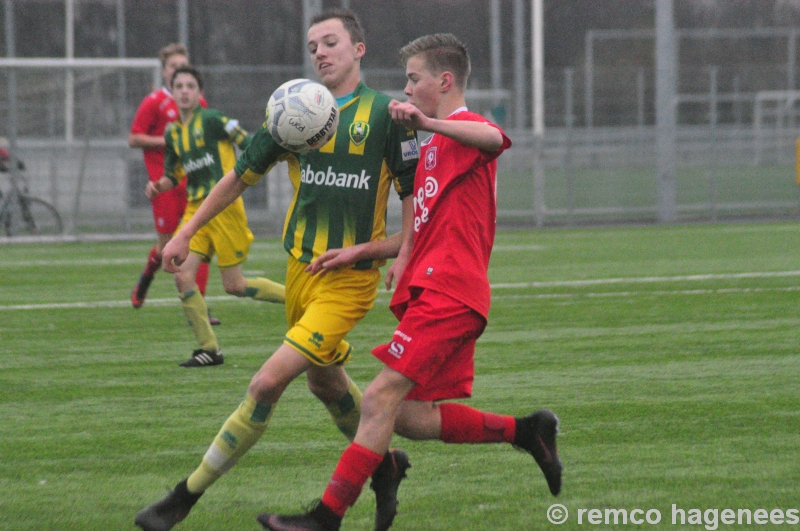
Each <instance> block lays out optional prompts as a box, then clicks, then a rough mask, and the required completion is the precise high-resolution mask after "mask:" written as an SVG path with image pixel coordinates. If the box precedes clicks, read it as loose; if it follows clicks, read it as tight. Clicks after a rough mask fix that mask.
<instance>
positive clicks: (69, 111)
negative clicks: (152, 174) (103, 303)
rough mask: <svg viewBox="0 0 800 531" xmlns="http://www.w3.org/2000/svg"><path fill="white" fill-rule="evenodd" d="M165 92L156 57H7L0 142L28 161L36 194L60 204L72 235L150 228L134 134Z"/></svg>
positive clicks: (0, 79)
mask: <svg viewBox="0 0 800 531" xmlns="http://www.w3.org/2000/svg"><path fill="white" fill-rule="evenodd" d="M160 86H161V62H160V61H159V60H158V59H154V58H147V59H124V58H120V59H111V58H109V59H93V58H0V135H2V136H5V137H8V138H9V140H12V141H13V143H14V147H15V150H16V152H17V153H15V155H17V156H18V157H19V158H20V159H22V160H24V161H25V165H26V170H25V172H24V173H25V177H26V179H27V181H28V184H29V187H30V191H31V194H32V195H34V196H37V197H41V198H42V199H44V200H46V201H48V202H50V203H51V204H53V205H55V206H56V208H57V210H58V211H59V213H60V214H61V215H62V216H63V218H64V220H65V225H66V226H67V229H68V231H69V232H72V233H76V232H78V231H86V230H89V231H96V230H105V229H110V230H113V231H119V230H122V231H128V230H130V229H131V228H132V225H140V224H142V223H146V222H147V221H148V219H147V217H146V216H147V214H148V212H147V211H146V210H145V208H144V207H145V206H147V205H140V204H139V203H144V200H142V199H141V198H139V195H142V194H140V193H139V192H140V190H139V189H140V188H141V189H143V184H141V183H140V181H141V180H142V177H141V175H140V174H144V173H145V172H144V168H143V163H142V162H141V159H142V156H141V152H140V151H139V150H132V149H130V148H129V147H128V133H129V131H130V124H131V120H132V119H133V116H134V114H135V111H136V109H137V107H138V104H139V102H140V101H141V99H142V98H143V97H144V96H146V95H147V94H148V93H150V92H151V91H152V90H154V89H156V88H158V87H160ZM12 118H13V119H12ZM140 218H141V221H140Z"/></svg>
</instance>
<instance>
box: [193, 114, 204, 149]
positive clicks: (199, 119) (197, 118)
mask: <svg viewBox="0 0 800 531" xmlns="http://www.w3.org/2000/svg"><path fill="white" fill-rule="evenodd" d="M192 130H193V131H197V134H195V135H194V145H195V147H196V148H204V147H206V135H205V132H204V131H203V116H202V114H201V113H199V112H195V115H194V119H193V120H192Z"/></svg>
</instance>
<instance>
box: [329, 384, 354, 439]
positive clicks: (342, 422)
mask: <svg viewBox="0 0 800 531" xmlns="http://www.w3.org/2000/svg"><path fill="white" fill-rule="evenodd" d="M362 396H363V395H362V394H361V390H360V389H359V388H358V386H357V385H356V384H355V382H353V380H350V387H349V388H348V389H347V393H346V394H345V395H344V396H343V397H342V398H340V399H339V400H338V401H336V402H333V403H325V402H323V404H325V407H326V408H327V409H328V412H329V413H330V414H331V418H332V419H333V423H334V424H336V427H337V428H339V431H340V432H342V433H343V434H344V436H345V437H347V438H348V439H349V440H350V441H352V440H353V439H355V438H356V431H357V430H358V421H359V420H361V397H362Z"/></svg>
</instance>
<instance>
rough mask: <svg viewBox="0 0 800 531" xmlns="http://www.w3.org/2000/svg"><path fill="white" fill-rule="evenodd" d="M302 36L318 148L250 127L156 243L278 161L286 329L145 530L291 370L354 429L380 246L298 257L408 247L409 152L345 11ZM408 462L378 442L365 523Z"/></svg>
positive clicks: (379, 514) (225, 450) (269, 405)
mask: <svg viewBox="0 0 800 531" xmlns="http://www.w3.org/2000/svg"><path fill="white" fill-rule="evenodd" d="M307 43H308V51H309V53H310V54H311V59H312V62H313V64H314V67H315V70H316V72H317V75H318V77H319V78H320V80H321V82H322V83H323V84H324V85H325V86H326V87H327V88H328V89H329V90H330V91H331V93H332V94H333V96H334V97H336V100H337V105H338V107H339V112H340V116H339V126H338V129H337V131H336V134H335V136H334V137H333V138H332V139H331V140H330V141H329V142H328V143H327V144H325V145H324V146H323V147H322V148H320V149H319V150H316V151H310V152H306V153H293V152H290V151H287V150H286V149H284V148H282V147H280V146H279V145H278V144H277V143H276V142H275V140H274V139H273V138H272V136H271V135H270V133H269V131H268V129H267V128H266V126H265V127H262V128H261V129H259V131H258V132H257V133H256V134H255V135H254V137H253V141H252V142H251V144H250V146H249V147H248V148H247V150H245V152H244V153H243V154H242V157H241V158H240V159H239V161H238V162H237V164H236V167H235V168H234V170H233V171H231V172H228V173H227V174H226V175H225V177H224V178H223V179H222V180H221V181H220V182H219V183H217V185H216V186H215V187H214V189H213V190H212V191H211V193H210V194H209V196H208V197H207V198H206V200H205V202H204V203H203V205H202V206H201V207H200V208H199V209H198V211H197V212H196V213H195V215H194V216H193V217H192V219H191V220H189V221H188V222H187V223H186V224H185V225H184V226H183V228H182V229H181V230H180V231H178V233H177V234H176V235H175V236H174V237H173V239H172V240H171V241H170V243H169V244H168V245H167V246H166V248H165V249H164V267H165V269H166V270H168V271H169V270H175V267H176V264H180V263H181V262H182V261H183V260H185V259H186V256H187V253H188V242H189V241H190V239H191V238H192V236H193V235H194V234H195V233H197V232H198V231H199V230H202V229H201V227H203V225H204V224H206V223H210V222H211V220H212V219H213V218H214V216H215V215H216V214H217V213H218V212H220V211H221V210H222V209H224V208H225V207H226V206H227V205H229V204H230V203H231V202H233V201H234V200H235V199H236V198H238V197H239V196H240V195H241V193H242V192H243V191H244V190H245V189H246V188H247V187H248V186H249V185H253V184H255V183H256V182H258V180H259V179H260V178H261V177H262V176H263V175H264V174H265V173H266V172H267V171H269V170H270V168H272V167H273V166H274V165H275V164H277V163H279V162H281V161H286V162H287V163H288V165H289V176H290V179H291V181H292V183H293V185H294V188H295V191H294V198H293V200H292V203H291V205H290V207H289V211H288V212H287V217H286V223H285V225H284V234H283V243H284V248H285V249H286V251H287V252H288V254H289V256H288V263H287V275H286V318H287V323H288V326H289V330H288V332H287V333H286V335H285V337H284V340H283V343H282V344H281V345H280V346H279V347H278V348H277V349H276V350H275V352H274V353H273V354H272V355H271V356H270V357H269V358H268V359H267V361H266V362H265V363H264V364H263V365H262V367H261V368H260V369H259V370H258V372H257V373H256V374H255V375H254V376H253V378H252V380H251V381H250V385H249V387H248V389H247V394H246V396H245V399H244V401H243V402H242V403H241V405H240V406H239V408H238V409H237V410H236V411H235V412H234V413H233V414H232V415H231V416H230V417H229V418H228V419H227V420H226V421H225V423H224V424H223V426H222V428H221V430H220V431H219V433H218V435H217V437H216V438H215V439H214V441H213V442H212V444H211V446H210V447H209V449H208V451H207V452H206V454H205V456H204V457H203V460H202V462H201V463H200V466H199V467H198V468H197V469H196V470H195V471H194V472H193V473H192V474H191V475H189V477H188V478H186V479H185V480H183V481H181V482H180V483H178V484H177V486H176V487H175V490H173V491H172V492H171V493H170V494H168V495H167V496H166V497H165V498H164V499H162V500H161V501H159V502H157V503H155V504H153V505H151V506H150V507H147V508H145V509H144V510H142V511H141V512H140V513H139V514H138V515H137V516H136V524H137V525H139V526H140V527H142V528H143V529H145V530H146V531H165V530H169V529H171V528H172V527H173V526H174V525H175V524H177V523H178V522H180V521H181V520H183V519H184V518H185V517H186V516H187V515H188V513H189V511H190V510H191V508H192V507H193V505H194V504H195V502H197V500H198V499H199V498H200V496H201V495H202V494H203V493H204V492H205V491H206V490H207V489H208V488H209V487H210V486H211V485H212V484H213V483H214V482H215V481H216V480H217V479H219V478H220V477H221V476H222V475H223V474H224V473H225V472H227V471H228V470H230V469H231V467H233V466H234V465H235V464H236V462H237V461H238V460H239V459H240V458H241V457H242V456H243V455H244V454H245V453H246V452H247V451H248V450H249V449H250V448H251V447H252V446H253V445H254V444H255V443H256V442H257V441H258V439H259V438H260V437H261V435H262V434H263V433H264V431H265V430H266V428H267V425H268V423H269V420H270V418H271V416H272V414H273V413H274V411H275V406H276V404H277V403H278V400H279V399H280V397H281V395H282V394H283V391H284V390H285V389H286V387H287V386H288V385H289V384H290V383H291V382H292V381H293V380H294V379H295V378H297V377H298V376H300V375H301V374H303V373H305V374H306V379H307V384H308V387H309V389H310V390H311V392H312V393H313V394H314V396H316V397H317V398H318V399H319V400H320V401H321V402H322V403H323V404H324V405H325V407H326V408H327V409H328V412H329V413H330V415H331V417H332V418H333V421H334V423H335V424H336V426H337V427H338V428H339V430H340V431H341V432H342V433H343V434H344V435H345V436H346V437H347V438H348V439H349V440H351V441H352V439H353V437H354V436H355V433H356V429H357V428H358V422H359V418H360V406H361V391H360V390H359V389H358V387H357V386H356V384H355V383H354V382H353V381H352V380H351V379H350V377H349V376H348V374H347V373H346V372H345V370H344V367H343V365H344V364H345V363H346V362H347V361H348V360H349V359H350V357H351V355H352V347H351V346H350V344H349V343H348V342H347V341H346V339H345V336H346V335H347V333H348V332H349V331H350V330H351V329H352V328H353V327H354V326H355V325H356V324H357V323H358V322H359V321H360V320H361V319H362V318H363V317H364V316H365V315H366V313H367V312H368V311H369V310H370V309H371V308H372V306H373V304H374V301H375V297H376V296H377V291H378V284H379V283H380V271H379V269H378V268H379V267H380V266H381V265H382V264H383V263H384V257H381V256H380V255H379V254H377V253H376V254H375V255H374V256H373V257H371V258H370V259H365V260H359V261H356V262H354V263H353V265H352V266H350V267H346V268H341V269H338V270H336V271H331V272H330V273H329V274H327V275H314V274H312V273H311V272H309V271H307V268H308V267H309V264H310V262H311V261H312V260H314V259H315V258H317V257H318V256H320V255H321V254H323V253H324V252H326V251H327V250H328V249H333V248H340V247H345V248H349V247H351V246H354V245H358V244H361V243H365V242H373V243H374V244H375V245H376V246H377V247H381V246H385V247H387V248H392V247H394V246H401V244H404V245H403V247H408V246H410V242H411V232H412V230H413V229H412V226H411V222H412V218H411V212H412V208H413V204H412V197H411V191H412V185H413V179H414V170H415V168H416V163H417V160H418V157H419V155H418V151H417V144H416V135H415V133H414V131H412V130H410V129H407V128H405V127H403V126H400V125H398V124H397V123H395V122H394V121H392V119H391V116H390V115H389V102H390V101H391V98H389V97H388V96H386V95H384V94H381V93H379V92H377V91H375V90H372V89H370V88H369V87H367V86H366V85H365V84H364V83H363V82H362V81H361V58H362V57H363V55H364V53H365V50H366V48H365V45H364V37H363V31H362V29H361V24H360V23H359V21H358V17H357V16H356V15H355V13H353V12H352V11H350V10H343V9H335V10H331V11H326V12H323V13H322V14H320V15H319V16H317V17H315V18H314V19H313V20H312V22H311V26H310V28H309V30H308V40H307ZM318 175H321V176H323V177H324V178H316V177H317V176H318ZM329 175H334V176H335V178H331V179H329V178H327V177H328V176H329ZM341 176H346V177H347V178H346V179H345V178H339V177H341ZM351 176H352V177H353V178H350V177H351ZM356 177H357V178H356ZM393 185H394V187H395V189H396V191H397V192H398V195H399V196H400V198H401V199H402V202H403V232H401V233H398V234H397V235H395V236H392V237H391V238H388V239H387V238H386V211H387V201H388V198H389V194H390V192H391V188H392V186H393ZM394 253H395V254H397V249H394ZM386 256H389V255H388V254H387V255H386ZM403 266H404V262H403V261H402V260H401V259H398V260H395V262H394V264H392V266H391V267H390V269H389V272H388V273H387V279H388V280H390V279H391V278H392V277H393V276H395V275H397V276H399V274H400V273H401V272H402V268H403ZM298 437H303V435H302V434H298ZM409 466H410V465H409V463H408V457H407V456H406V455H405V453H403V452H402V451H400V450H393V451H391V452H390V451H388V448H387V451H386V452H384V456H383V457H382V465H381V466H380V467H378V468H377V470H376V471H375V473H374V474H373V475H372V488H373V490H375V495H376V500H377V505H376V516H375V519H376V521H375V529H376V530H377V531H384V530H386V529H388V528H389V526H390V525H391V522H392V519H393V518H394V515H395V513H396V511H397V489H398V486H399V485H400V482H401V480H402V479H403V478H404V477H405V471H406V469H407V468H408V467H409Z"/></svg>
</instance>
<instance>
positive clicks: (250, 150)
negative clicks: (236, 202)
mask: <svg viewBox="0 0 800 531" xmlns="http://www.w3.org/2000/svg"><path fill="white" fill-rule="evenodd" d="M287 154H289V151H287V150H286V149H284V148H282V147H281V146H279V145H278V143H277V142H275V140H274V139H273V138H272V135H271V134H269V131H268V130H267V127H266V125H262V126H261V127H260V128H259V129H258V131H256V133H255V134H254V135H253V138H252V140H250V145H249V146H247V149H245V150H244V152H243V153H242V156H241V157H239V160H238V161H236V166H234V168H233V169H234V171H235V172H236V175H237V176H238V177H239V178H240V179H242V180H243V181H244V182H245V183H247V184H249V185H251V186H252V185H254V184H256V183H257V182H258V181H259V180H260V179H261V177H263V176H264V174H265V173H267V172H268V171H269V170H270V169H271V168H272V167H273V166H274V165H275V164H277V163H278V162H280V161H282V160H284V159H285V158H286V155H287Z"/></svg>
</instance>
